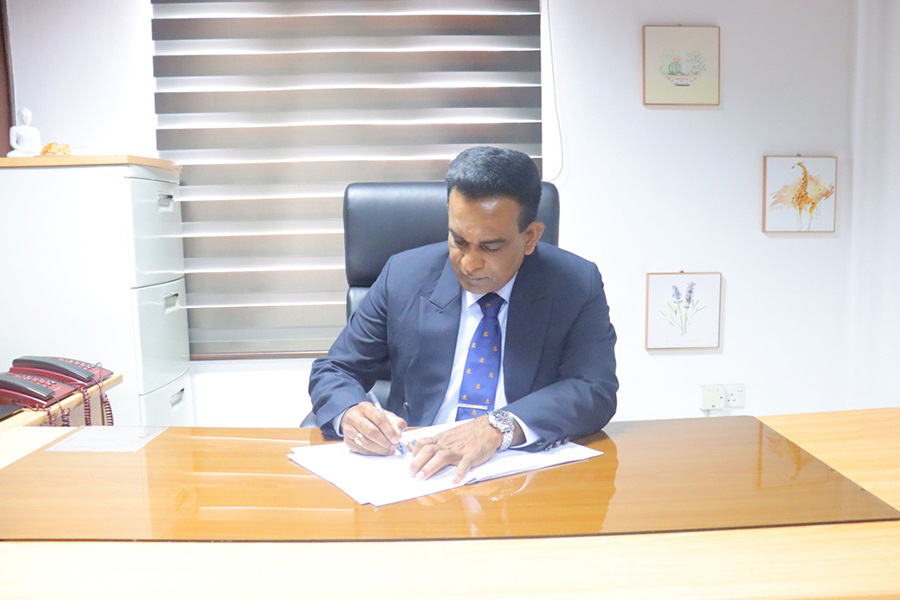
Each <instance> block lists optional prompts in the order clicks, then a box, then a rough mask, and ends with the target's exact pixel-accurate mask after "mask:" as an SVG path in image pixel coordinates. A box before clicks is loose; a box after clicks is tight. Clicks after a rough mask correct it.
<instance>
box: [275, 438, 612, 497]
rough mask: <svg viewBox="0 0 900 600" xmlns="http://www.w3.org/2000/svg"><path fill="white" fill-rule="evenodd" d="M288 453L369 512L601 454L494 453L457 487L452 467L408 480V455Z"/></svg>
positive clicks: (332, 450)
mask: <svg viewBox="0 0 900 600" xmlns="http://www.w3.org/2000/svg"><path fill="white" fill-rule="evenodd" d="M456 425H457V423H451V424H449V425H435V426H432V427H423V428H420V429H416V430H414V431H407V432H405V433H404V434H403V441H404V443H407V444H408V443H409V442H411V441H412V440H414V439H417V438H420V437H427V436H433V435H435V434H437V433H439V432H440V431H443V430H445V429H449V428H451V427H455V426H456ZM291 450H292V454H289V455H288V458H290V459H291V460H292V461H294V462H295V463H297V464H298V465H300V466H301V467H303V468H305V469H307V470H309V471H311V472H313V473H315V474H316V475H318V476H319V477H321V478H322V479H326V480H328V481H330V482H331V483H333V484H334V485H336V486H337V487H339V488H340V489H341V490H343V491H344V492H345V493H346V494H347V495H348V496H350V497H351V498H353V499H354V500H356V501H357V502H359V503H360V504H372V505H374V506H384V505H385V504H392V503H394V502H401V501H403V500H409V499H410V498H418V497H419V496H427V495H428V494H435V493H437V492H442V491H444V490H449V489H450V488H454V487H459V486H462V485H467V484H469V483H475V482H477V481H484V480H486V479H493V478H495V477H503V476H506V475H514V474H516V473H523V472H525V471H533V470H535V469H543V468H545V467H551V466H554V465H561V464H564V463H568V462H575V461H579V460H586V459H588V458H592V457H594V456H600V455H601V454H603V453H602V452H599V451H597V450H593V449H591V448H587V447H585V446H580V445H578V444H573V443H571V442H569V443H567V444H563V445H561V446H557V447H556V448H553V449H551V450H548V451H546V452H522V451H517V450H507V451H505V452H498V453H497V454H495V455H494V456H493V457H491V459H490V460H488V461H487V462H486V463H484V464H483V465H479V466H477V467H475V468H474V469H471V470H470V471H469V473H468V474H467V475H466V476H465V477H464V478H463V480H462V481H461V482H459V483H453V480H452V478H453V472H454V467H447V468H445V469H443V470H442V471H440V472H438V473H436V474H435V475H432V476H431V478H429V479H426V480H425V481H419V480H418V479H415V478H414V477H412V476H411V475H410V474H409V463H410V461H411V460H412V456H411V455H407V456H401V455H399V454H397V455H395V456H363V455H362V454H355V453H353V452H350V449H349V448H348V447H347V445H346V444H343V443H334V444H320V445H317V446H301V447H298V448H291Z"/></svg>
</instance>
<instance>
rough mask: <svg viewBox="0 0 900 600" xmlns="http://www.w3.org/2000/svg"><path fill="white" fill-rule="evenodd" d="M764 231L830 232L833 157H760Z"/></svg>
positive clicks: (834, 174)
mask: <svg viewBox="0 0 900 600" xmlns="http://www.w3.org/2000/svg"><path fill="white" fill-rule="evenodd" d="M763 180H764V181H763V186H764V191H763V231H764V232H767V233H768V232H779V231H781V232H784V231H794V232H817V231H818V232H833V231H834V230H835V227H834V224H835V209H836V205H837V198H836V191H837V188H836V186H837V157H836V156H765V157H763Z"/></svg>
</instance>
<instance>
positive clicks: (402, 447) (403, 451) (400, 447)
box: [372, 394, 409, 456]
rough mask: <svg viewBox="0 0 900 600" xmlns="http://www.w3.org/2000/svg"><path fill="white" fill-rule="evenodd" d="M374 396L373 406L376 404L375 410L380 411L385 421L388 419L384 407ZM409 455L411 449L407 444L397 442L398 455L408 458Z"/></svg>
mask: <svg viewBox="0 0 900 600" xmlns="http://www.w3.org/2000/svg"><path fill="white" fill-rule="evenodd" d="M372 396H373V397H372V404H374V405H375V408H377V409H378V412H380V413H381V414H382V416H383V417H384V418H385V419H387V418H388V416H387V413H386V412H384V407H382V406H381V402H379V401H378V398H375V397H374V394H373V395H372ZM388 421H390V419H388ZM391 426H393V423H392V424H391ZM395 431H396V428H395ZM398 433H399V432H398ZM408 453H409V448H408V447H407V446H406V444H404V443H403V442H397V454H400V455H401V456H406V455H407V454H408Z"/></svg>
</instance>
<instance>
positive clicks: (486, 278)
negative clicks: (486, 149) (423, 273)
mask: <svg viewBox="0 0 900 600" xmlns="http://www.w3.org/2000/svg"><path fill="white" fill-rule="evenodd" d="M520 210H521V208H520V207H519V204H518V202H516V201H515V200H513V199H512V198H510V197H508V196H492V197H489V198H484V199H481V200H468V199H467V198H466V197H465V196H463V195H462V194H460V193H459V192H457V191H456V189H455V188H454V189H452V190H450V201H449V203H448V205H447V211H448V214H449V229H450V232H449V238H448V241H449V246H450V262H451V263H452V264H453V270H454V271H455V272H456V276H457V277H458V278H459V283H460V284H462V286H463V288H465V289H467V290H469V291H470V292H472V293H473V294H486V293H488V292H496V291H497V290H499V289H500V288H502V287H503V286H504V285H506V283H507V282H508V281H509V280H510V279H512V276H513V275H515V274H516V272H517V271H518V270H519V267H520V266H522V261H523V260H525V256H526V255H528V254H531V253H532V252H534V247H535V244H537V242H538V240H539V239H541V234H543V232H544V224H543V223H540V222H537V221H534V222H532V223H531V224H529V225H528V227H526V228H525V231H519V212H520Z"/></svg>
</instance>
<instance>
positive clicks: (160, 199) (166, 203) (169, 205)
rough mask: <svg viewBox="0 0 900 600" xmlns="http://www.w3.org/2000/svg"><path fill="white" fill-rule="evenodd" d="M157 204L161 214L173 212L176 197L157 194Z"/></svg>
mask: <svg viewBox="0 0 900 600" xmlns="http://www.w3.org/2000/svg"><path fill="white" fill-rule="evenodd" d="M156 202H157V203H158V204H159V211H160V212H172V209H173V208H175V196H174V195H173V194H157V195H156Z"/></svg>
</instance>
